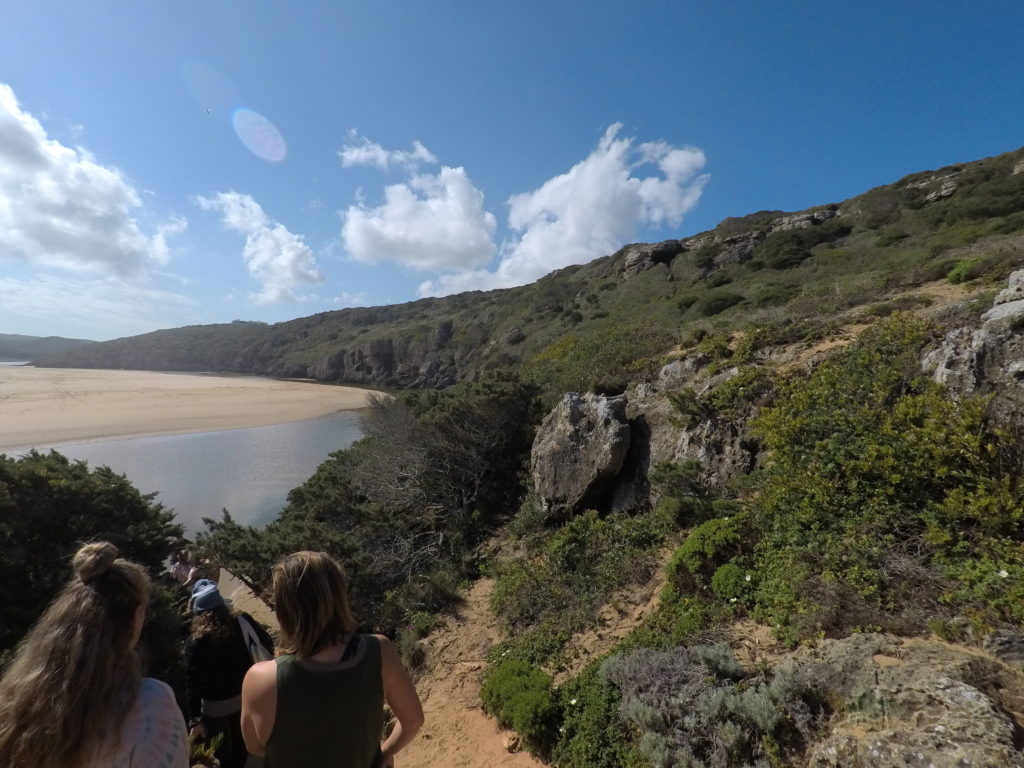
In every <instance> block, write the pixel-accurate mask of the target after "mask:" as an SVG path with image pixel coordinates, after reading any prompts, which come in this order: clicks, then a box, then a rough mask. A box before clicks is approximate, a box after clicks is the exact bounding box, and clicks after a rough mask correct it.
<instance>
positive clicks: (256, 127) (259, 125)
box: [231, 107, 288, 163]
mask: <svg viewBox="0 0 1024 768" xmlns="http://www.w3.org/2000/svg"><path fill="white" fill-rule="evenodd" d="M231 122H232V123H233V124H234V126H235V133H237V134H238V138H239V139H241V140H242V143H243V144H244V145H245V147H246V149H248V150H249V151H250V152H252V153H253V154H254V155H256V157H259V158H261V159H263V160H266V161H267V162H270V163H279V162H281V161H282V160H284V158H285V155H287V154H288V147H287V146H286V145H285V143H284V137H283V136H282V135H281V132H280V131H279V130H277V128H276V127H274V124H273V123H272V122H270V121H269V120H267V118H265V117H264V116H263V115H261V114H260V113H259V112H254V111H252V110H251V109H248V108H247V107H239V108H238V109H236V110H235V112H234V114H233V115H232V116H231Z"/></svg>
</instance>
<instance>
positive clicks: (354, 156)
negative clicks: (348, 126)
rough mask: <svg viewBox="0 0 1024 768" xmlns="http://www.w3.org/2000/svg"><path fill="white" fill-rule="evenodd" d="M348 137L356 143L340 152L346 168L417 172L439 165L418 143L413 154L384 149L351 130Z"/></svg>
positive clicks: (431, 154) (428, 151)
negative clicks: (370, 167) (421, 167)
mask: <svg viewBox="0 0 1024 768" xmlns="http://www.w3.org/2000/svg"><path fill="white" fill-rule="evenodd" d="M348 136H349V140H350V141H353V142H355V143H353V144H346V145H345V146H344V147H342V148H341V151H339V152H338V157H340V158H341V164H342V166H343V167H345V168H351V167H353V166H357V165H371V166H374V167H376V168H379V169H380V170H382V171H388V170H390V169H392V168H398V169H404V170H415V169H416V168H418V167H419V166H420V165H422V164H424V163H426V164H428V165H434V164H436V163H437V158H436V157H434V154H433V153H432V152H431V151H430V150H429V149H427V148H426V147H424V146H423V145H422V144H420V142H418V141H414V142H413V143H412V151H411V152H406V151H403V150H398V149H384V147H382V146H381V145H380V144H377V143H376V142H373V141H370V140H369V139H367V138H366V137H365V136H360V135H359V134H358V133H357V132H356V131H355V130H350V131H349V132H348Z"/></svg>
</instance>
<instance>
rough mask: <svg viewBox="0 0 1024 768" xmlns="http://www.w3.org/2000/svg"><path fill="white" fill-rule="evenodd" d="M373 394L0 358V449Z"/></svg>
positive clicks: (343, 402) (184, 426) (343, 403)
mask: <svg viewBox="0 0 1024 768" xmlns="http://www.w3.org/2000/svg"><path fill="white" fill-rule="evenodd" d="M370 394H371V391H370V390H365V389H356V388H354V387H338V386H331V385H326V384H314V383H311V382H301V381H278V380H275V379H263V378H258V377H254V376H212V375H205V374H178V373H156V372H150V371H101V370H85V369H70V368H33V367H29V366H0V453H13V452H16V451H22V450H27V449H29V448H31V447H33V446H37V445H38V446H45V445H53V444H55V443H69V442H84V441H88V440H100V439H104V438H115V437H139V436H142V435H172V434H182V433H187V432H214V431H218V430H223V429H241V428H243V427H261V426H268V425H271V424H283V423H285V422H289V421H299V420H301V419H310V418H315V417H317V416H326V415H327V414H330V413H335V412H337V411H344V410H353V409H357V408H362V407H364V406H365V405H366V398H367V396H368V395H370Z"/></svg>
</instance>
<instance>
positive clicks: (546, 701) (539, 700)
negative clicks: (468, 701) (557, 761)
mask: <svg viewBox="0 0 1024 768" xmlns="http://www.w3.org/2000/svg"><path fill="white" fill-rule="evenodd" d="M480 698H481V699H482V700H483V703H484V708H485V709H486V710H487V711H488V712H489V713H490V714H491V715H493V716H494V717H495V718H497V720H498V722H499V723H501V724H502V725H503V726H505V727H506V728H512V729H513V730H515V732H516V733H518V734H519V735H520V736H521V737H522V738H523V740H524V741H525V742H526V744H527V745H528V746H529V747H530V748H531V749H532V750H535V751H537V752H539V753H541V754H547V753H548V752H549V751H550V749H551V746H552V744H553V743H554V740H555V733H556V728H557V720H558V707H557V706H556V703H555V700H554V698H553V696H552V693H551V677H550V676H549V675H547V674H545V673H544V672H543V671H541V670H539V669H537V668H536V667H534V666H532V665H530V664H527V663H526V662H523V661H516V660H513V661H503V662H501V663H500V664H498V665H497V666H496V667H494V669H492V670H491V671H489V672H488V673H487V675H486V678H485V679H484V684H483V687H482V688H481V690H480Z"/></svg>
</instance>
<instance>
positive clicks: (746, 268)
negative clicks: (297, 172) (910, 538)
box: [39, 150, 1024, 388]
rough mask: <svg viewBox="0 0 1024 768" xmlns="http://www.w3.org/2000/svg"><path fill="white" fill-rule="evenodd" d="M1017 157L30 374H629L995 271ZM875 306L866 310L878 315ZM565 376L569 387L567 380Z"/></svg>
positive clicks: (436, 382)
mask: <svg viewBox="0 0 1024 768" xmlns="http://www.w3.org/2000/svg"><path fill="white" fill-rule="evenodd" d="M1022 162H1024V151H1022V150H1017V151H1016V152H1011V153H1008V154H1004V155H1000V156H998V157H993V158H989V159H986V160H980V161H977V162H972V163H965V164H962V165H955V166H950V167H947V168H942V169H939V170H937V171H927V172H922V173H917V174H913V175H911V176H907V177H906V178H904V179H901V180H900V181H897V182H896V183H894V184H889V185H886V186H882V187H877V188H875V189H872V190H870V191H868V192H866V193H864V194H862V195H859V196H857V197H854V198H851V199H850V200H847V201H845V202H842V203H837V204H829V205H822V206H818V207H816V208H812V209H809V210H806V211H801V212H796V213H784V212H782V211H761V212H758V213H754V214H751V215H748V216H743V217H741V218H731V219H726V220H724V221H723V222H721V223H720V224H719V225H718V226H717V227H716V228H715V229H714V230H711V231H709V232H703V233H701V234H698V235H695V236H693V237H688V238H685V239H682V240H668V241H665V242H662V243H656V244H640V245H631V246H627V247H625V248H623V249H621V250H620V251H618V252H617V253H615V254H612V255H609V256H606V257H604V258H600V259H596V260H595V261H593V262H591V263H589V264H586V265H583V266H578V267H568V268H565V269H562V270H559V271H558V272H555V273H553V274H551V275H548V276H547V277H544V278H542V279H541V280H538V281H537V282H536V283H533V284H530V285H526V286H522V287H519V288H511V289H505V290H495V291H489V292H471V293H463V294H458V295H454V296H448V297H444V298H430V299H421V300H419V301H414V302H409V303H406V304H397V305H393V306H386V307H368V308H354V309H345V310H340V311H336V312H324V313H320V314H316V315H312V316H310V317H304V318H300V319H297V320H291V321H288V322H284V323H277V324H274V325H266V324H262V323H249V322H234V323H228V324H221V325H207V326H192V327H187V328H179V329H173V330H164V331H156V332H154V333H149V334H144V335H142V336H134V337H130V338H125V339H118V340H115V341H109V342H104V343H102V344H96V345H90V346H89V347H88V348H81V349H77V350H73V351H68V352H65V353H60V354H54V355H47V356H42V357H40V359H39V362H40V363H41V364H44V365H64V366H73V367H102V368H143V369H151V370H210V371H230V372H238V373H251V374H261V375H268V376H285V377H309V378H314V379H318V380H321V381H334V382H343V383H351V384H373V385H377V386H386V387H401V388H408V387H444V386H450V385H451V384H454V383H455V382H457V381H465V380H467V379H472V378H474V377H476V376H479V375H480V374H481V373H482V372H485V371H488V370H508V369H511V368H516V367H519V366H520V365H527V366H532V367H538V368H542V369H544V373H553V374H556V375H557V376H560V377H561V378H562V379H563V381H560V382H559V384H563V385H564V386H566V387H568V388H579V387H586V386H587V385H589V384H592V383H593V382H591V381H589V380H586V379H587V376H589V375H592V372H588V371H582V370H577V365H576V361H577V360H579V359H581V358H588V357H598V356H599V357H600V359H601V368H602V373H601V375H602V376H605V377H608V378H610V379H612V378H615V377H619V378H621V377H622V376H623V375H624V374H625V375H629V374H631V372H632V368H633V367H634V364H635V363H636V361H637V360H638V359H641V358H644V357H648V356H650V355H654V354H657V353H660V352H663V351H665V350H666V349H668V348H670V347H671V346H672V345H673V344H674V343H675V342H676V341H677V339H678V336H679V332H680V330H685V329H687V328H691V327H696V326H702V327H703V326H709V325H710V326H713V327H738V326H741V325H743V324H746V323H750V322H753V321H759V320H779V319H783V318H791V319H801V318H806V317H829V316H831V315H832V314H833V313H835V312H837V311H841V310H844V309H847V308H850V307H853V306H864V307H871V306H872V305H877V304H879V303H882V302H885V301H886V300H887V299H889V298H890V297H891V296H892V295H893V294H897V293H899V292H900V291H903V290H906V289H908V288H910V287H913V286H917V285H921V284H923V283H927V282H929V281H932V280H935V279H938V278H944V277H946V276H947V275H949V276H950V277H951V278H952V279H954V280H960V281H962V280H969V279H972V278H975V277H977V276H979V275H982V274H989V275H992V274H997V273H1001V274H1003V275H1005V274H1006V273H1007V271H1008V270H1007V266H1006V265H1007V264H1008V263H1009V262H1011V261H1012V256H1011V255H1010V254H1009V253H1008V252H1007V249H1010V250H1012V248H1011V246H1010V245H1009V243H1012V242H1014V240H1015V238H1016V237H1018V236H1019V235H1020V234H1021V233H1022V232H1024V214H1022V212H1021V211H1022V208H1024V192H1022V187H1021V183H1020V180H1021V178H1022V177H1021V171H1022V168H1024V165H1022ZM883 309H884V308H880V307H875V308H874V309H873V310H872V311H875V312H880V311H883ZM579 377H583V379H582V380H580V379H579Z"/></svg>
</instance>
